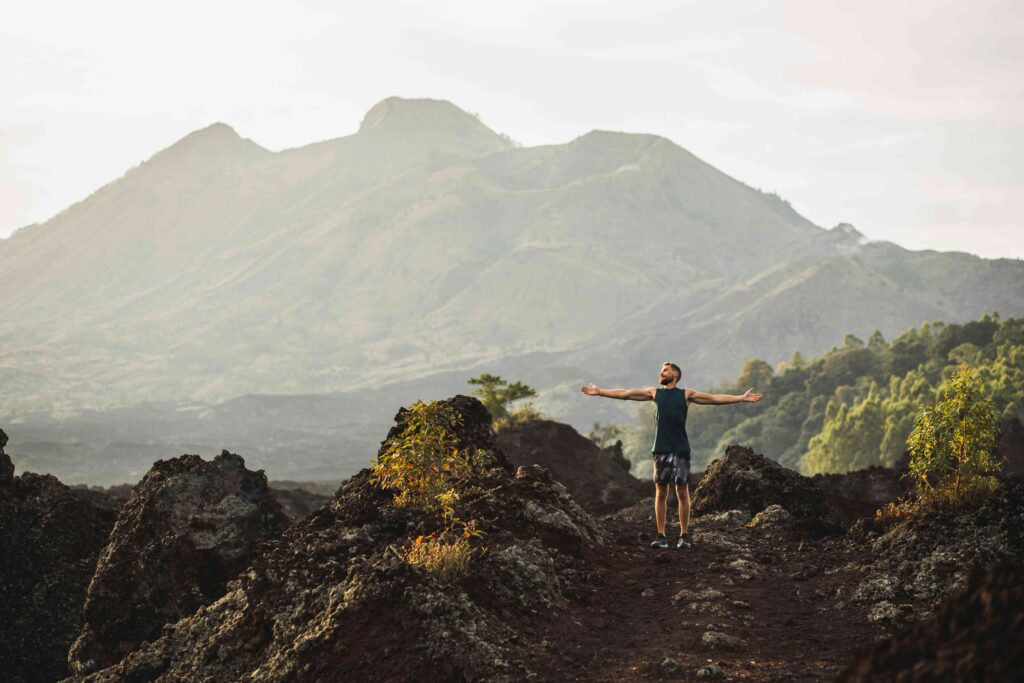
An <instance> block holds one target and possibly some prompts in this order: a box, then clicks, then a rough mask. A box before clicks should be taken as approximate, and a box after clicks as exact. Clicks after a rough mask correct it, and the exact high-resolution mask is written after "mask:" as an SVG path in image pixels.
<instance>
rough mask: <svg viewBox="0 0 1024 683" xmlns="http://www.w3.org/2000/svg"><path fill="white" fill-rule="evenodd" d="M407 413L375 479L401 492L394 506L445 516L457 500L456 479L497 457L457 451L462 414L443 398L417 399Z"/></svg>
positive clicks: (479, 451) (378, 463)
mask: <svg viewBox="0 0 1024 683" xmlns="http://www.w3.org/2000/svg"><path fill="white" fill-rule="evenodd" d="M403 418H404V420H405V429H404V430H403V431H402V433H401V434H399V435H397V436H394V437H392V438H391V439H390V440H389V441H388V442H387V444H386V450H385V451H384V452H383V453H382V454H381V455H380V457H379V458H377V461H376V462H375V463H374V465H373V473H374V477H375V480H376V481H377V482H378V483H380V485H381V486H382V487H383V488H386V489H391V490H393V491H396V492H397V495H396V496H395V505H396V506H398V507H406V506H408V507H414V508H417V509H420V510H423V511H425V512H433V513H436V514H438V515H439V516H447V515H449V514H450V512H451V510H452V509H453V506H454V503H455V501H456V500H457V499H458V494H456V492H455V491H454V489H453V488H452V482H453V481H454V480H455V479H457V478H458V477H462V476H465V475H468V474H470V473H472V472H473V471H474V470H475V469H477V467H479V466H486V465H489V464H491V462H492V461H493V458H492V457H491V455H490V454H489V453H487V452H486V451H484V450H482V449H476V450H475V451H474V452H461V451H460V450H459V448H458V439H457V437H456V435H455V429H456V428H457V427H458V426H459V423H460V421H461V417H460V416H459V415H458V414H457V413H456V412H455V411H453V410H452V409H451V408H449V407H448V406H446V405H445V404H443V403H441V402H439V401H431V402H430V403H424V402H423V401H417V402H416V403H414V404H413V405H412V406H410V407H409V408H408V409H407V410H406V412H405V413H404V415H403Z"/></svg>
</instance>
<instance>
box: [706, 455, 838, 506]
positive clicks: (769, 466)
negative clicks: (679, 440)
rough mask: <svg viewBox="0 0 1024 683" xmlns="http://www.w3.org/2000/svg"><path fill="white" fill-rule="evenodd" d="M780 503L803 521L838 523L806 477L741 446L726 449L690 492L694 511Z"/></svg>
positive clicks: (816, 488) (821, 495)
mask: <svg viewBox="0 0 1024 683" xmlns="http://www.w3.org/2000/svg"><path fill="white" fill-rule="evenodd" d="M772 504H777V505H781V506H782V507H784V508H785V509H786V510H787V511H789V512H790V513H792V514H793V515H794V516H795V517H797V518H798V519H800V520H803V521H804V522H821V523H823V524H825V525H832V524H835V523H837V521H838V518H837V516H836V514H835V512H834V511H833V510H832V509H831V508H830V507H829V506H828V504H827V503H826V502H825V496H824V495H823V494H822V492H821V490H820V489H819V488H818V487H817V486H815V484H814V483H813V482H812V481H811V479H809V478H808V477H805V476H803V475H801V474H799V473H797V472H794V471H793V470H791V469H788V468H786V467H783V466H782V465H779V464H778V463H777V462H775V461H773V460H769V459H768V458H766V457H764V456H763V455H760V454H757V453H754V451H752V450H750V449H749V448H745V447H743V446H737V445H732V446H729V447H728V448H726V449H725V457H723V458H720V459H718V460H715V461H714V462H712V463H711V465H710V466H708V468H707V470H706V471H705V472H704V478H703V479H702V480H701V482H700V485H699V486H698V487H697V490H696V491H695V492H694V494H693V514H694V515H705V514H708V513H712V512H727V511H729V510H744V511H746V512H749V513H750V514H756V513H758V512H760V511H761V510H764V509H765V508H766V507H768V506H769V505H772Z"/></svg>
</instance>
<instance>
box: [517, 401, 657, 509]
mask: <svg viewBox="0 0 1024 683" xmlns="http://www.w3.org/2000/svg"><path fill="white" fill-rule="evenodd" d="M498 446H499V447H500V448H501V450H502V451H504V452H505V454H506V455H507V456H508V458H509V460H511V461H512V463H513V464H514V465H534V464H536V465H540V466H542V467H546V468H547V469H548V470H550V472H551V476H552V477H554V478H555V479H556V480H557V481H559V482H561V483H562V484H563V485H564V486H565V487H566V489H568V490H569V493H570V494H572V497H573V499H574V500H575V501H576V502H577V503H579V504H580V506H582V507H583V509H585V510H586V511H587V512H589V513H591V514H594V515H603V514H607V513H610V512H615V511H616V510H621V509H622V508H624V507H628V506H630V505H633V504H635V503H636V502H637V501H638V500H639V499H641V498H642V497H644V496H646V495H650V492H651V485H650V484H645V483H644V482H641V481H640V480H639V479H637V478H636V477H634V476H633V475H631V474H630V473H629V461H628V460H626V459H625V458H624V457H623V455H622V444H621V443H618V444H616V445H615V446H612V447H610V448H598V447H597V445H595V444H594V442H593V441H591V440H590V439H588V438H586V437H584V436H582V435H581V434H580V433H579V432H577V431H576V430H575V429H573V428H572V427H570V426H569V425H565V424H561V423H558V422H553V421H551V420H531V421H529V422H523V423H520V424H514V425H511V426H509V427H506V428H504V429H502V430H501V431H500V432H498Z"/></svg>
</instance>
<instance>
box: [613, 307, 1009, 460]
mask: <svg viewBox="0 0 1024 683" xmlns="http://www.w3.org/2000/svg"><path fill="white" fill-rule="evenodd" d="M965 365H968V366H970V367H971V368H972V371H971V372H972V373H975V374H976V376H977V378H978V380H979V381H980V382H983V383H984V385H985V387H986V389H987V391H988V395H989V396H990V398H991V401H992V405H993V410H994V411H995V413H994V414H995V416H996V417H997V418H998V419H1006V418H1011V417H1016V418H1018V419H1022V418H1024V399H1022V396H1024V319H1020V318H1008V319H1006V320H1000V319H999V316H998V314H996V313H993V314H990V315H985V316H982V317H981V318H979V319H978V320H975V321H973V322H969V323H967V324H964V325H957V324H949V325H947V324H944V323H941V322H934V323H925V324H923V325H921V326H920V327H918V328H911V329H908V330H906V331H905V332H903V333H902V334H901V335H899V336H898V337H897V338H896V339H894V340H892V341H891V342H887V341H886V340H885V339H884V338H883V336H882V334H881V333H879V332H875V333H874V334H872V335H871V336H870V337H869V339H868V341H867V343H865V342H864V341H863V340H861V339H859V338H858V337H856V336H854V335H852V334H848V335H846V337H845V339H844V340H843V344H842V346H838V347H834V348H833V349H832V350H831V351H828V352H827V353H825V354H824V355H822V356H821V357H818V358H813V359H811V360H804V358H803V357H802V355H801V354H800V353H799V352H797V353H795V354H793V357H792V359H791V360H790V361H789V362H784V363H780V364H779V365H778V367H777V368H774V369H773V368H772V367H771V366H770V365H768V364H767V363H765V362H763V361H761V360H758V359H753V360H749V361H747V363H746V364H745V365H744V366H743V369H742V371H741V372H740V374H739V377H738V378H737V380H736V381H735V382H728V383H722V384H721V385H720V386H717V387H714V389H713V390H714V391H715V392H719V393H740V392H742V391H744V390H745V389H747V388H749V387H755V388H756V389H757V390H759V391H762V392H763V393H764V395H765V396H764V399H763V400H762V401H760V402H759V403H755V404H750V405H748V406H744V407H743V409H742V410H723V409H720V408H719V409H715V408H713V407H711V408H709V407H707V406H699V405H694V406H691V408H690V417H689V421H688V423H687V431H688V433H689V436H690V443H691V445H692V446H693V451H694V465H695V467H696V468H697V469H702V468H703V467H704V466H705V465H706V464H707V462H708V461H709V460H710V459H713V458H714V457H716V455H717V454H720V453H721V452H722V451H723V450H724V448H725V446H726V445H728V444H730V443H741V444H744V445H749V446H751V447H752V448H754V449H755V450H757V451H759V452H763V453H766V454H768V455H770V456H771V457H774V458H775V459H777V460H778V461H779V462H780V463H782V464H784V465H787V466H789V467H792V468H794V469H799V470H801V471H803V472H805V473H808V474H817V473H825V472H847V471H851V470H856V469H862V468H865V467H870V466H872V465H884V466H893V465H895V464H896V463H897V462H898V461H899V460H900V459H901V458H902V456H903V453H904V451H905V450H906V449H907V438H908V437H909V436H910V435H911V432H912V431H913V430H914V428H915V421H916V420H917V419H918V415H919V413H920V411H921V410H922V408H925V407H926V406H931V405H932V404H935V403H936V401H938V400H939V398H940V397H942V396H945V395H947V394H949V395H953V394H955V393H956V391H959V390H960V389H961V388H962V387H960V385H961V384H963V382H964V380H963V379H962V378H960V379H958V377H960V376H958V375H957V371H958V370H959V368H961V367H962V366H965ZM653 430H654V419H653V410H652V408H651V407H650V406H648V405H646V404H645V405H644V406H642V407H641V408H640V410H639V412H638V415H637V422H636V425H635V426H634V427H632V428H629V429H627V430H626V434H625V437H624V442H625V450H626V453H627V456H628V457H630V459H631V460H633V461H634V462H646V461H647V460H648V459H649V452H650V444H651V443H652V442H653V440H654V432H653Z"/></svg>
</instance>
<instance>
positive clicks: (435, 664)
mask: <svg viewBox="0 0 1024 683" xmlns="http://www.w3.org/2000/svg"><path fill="white" fill-rule="evenodd" d="M448 403H449V405H451V406H452V407H454V408H455V409H456V411H457V412H458V413H459V414H460V415H462V416H463V425H462V428H461V429H460V436H461V438H462V446H461V447H460V449H459V452H460V453H464V454H466V456H467V457H472V454H473V453H474V452H476V451H478V449H480V448H486V449H487V450H489V451H491V449H492V448H494V436H493V434H492V433H491V432H490V427H489V425H490V416H489V415H488V414H487V413H486V411H484V410H483V406H482V405H480V404H479V402H478V401H476V399H468V400H463V397H457V398H456V399H452V400H451V401H449V402H448ZM399 417H401V413H400V414H399ZM400 433H401V432H394V431H393V432H392V434H393V435H395V434H400ZM491 452H492V454H493V455H495V457H497V458H498V460H499V462H500V461H503V460H504V459H505V458H504V456H503V455H501V454H500V452H498V451H497V450H493V451H491ZM371 474H372V473H371V471H370V470H363V471H362V472H360V473H359V474H357V475H355V476H353V477H352V478H351V479H349V480H347V481H346V482H344V483H343V484H342V485H341V487H340V488H339V489H338V491H337V492H336V493H335V495H334V497H333V498H332V499H331V501H330V502H329V503H327V504H326V505H325V506H324V507H322V508H321V509H319V510H317V511H316V512H314V513H313V514H312V515H311V516H310V517H308V518H306V519H304V520H302V521H300V522H298V523H296V524H294V525H293V526H291V527H290V528H289V529H288V530H287V531H285V532H284V534H283V535H282V536H281V537H280V538H278V539H276V540H275V541H273V542H271V543H270V544H268V546H267V547H266V548H265V549H264V550H263V551H262V552H261V554H260V555H259V556H258V557H257V558H256V559H255V560H254V561H253V563H252V565H251V567H250V569H249V570H248V571H246V572H245V573H243V574H242V575H241V576H240V577H239V579H238V580H237V581H234V582H232V583H231V584H230V586H229V592H228V593H227V594H226V595H224V597H222V598H221V599H220V600H218V601H217V602H215V603H213V604H211V605H209V606H207V607H204V608H200V609H199V610H198V611H197V612H196V614H195V615H193V616H190V617H187V618H185V619H182V620H181V621H179V622H178V623H176V624H174V625H173V626H168V627H166V628H165V629H164V630H163V634H162V635H161V636H160V637H159V638H157V639H155V640H154V641H153V642H151V643H148V644H144V645H143V646H141V647H140V648H139V649H138V650H136V651H135V652H133V653H131V654H130V655H129V656H128V657H126V658H125V659H124V660H122V661H121V662H120V663H119V664H117V665H115V666H113V667H111V668H109V669H107V670H104V671H101V672H98V673H96V674H94V675H91V676H89V677H87V678H86V680H90V681H122V680H132V681H149V680H153V679H155V678H157V677H162V679H164V680H214V681H240V680H259V681H266V682H273V681H408V680H437V681H457V680H464V681H479V680H487V681H499V682H500V681H521V680H527V679H528V677H529V675H530V673H531V672H530V670H529V667H530V662H531V661H533V659H534V658H535V657H534V653H535V652H536V650H537V648H538V647H539V642H538V640H539V639H540V638H541V637H542V636H541V633H542V631H543V627H544V624H545V623H546V622H545V620H549V621H548V622H547V623H554V622H555V621H556V620H557V618H558V617H559V615H560V614H561V610H562V609H564V607H565V605H566V601H567V600H568V599H579V594H576V593H574V591H577V590H579V591H584V590H588V589H586V587H585V584H586V581H585V580H584V579H583V574H582V571H583V570H584V568H585V566H586V565H585V558H589V557H592V555H591V554H592V553H593V552H594V547H595V546H596V545H598V544H600V543H602V541H601V537H600V531H599V529H598V526H597V524H596V522H595V521H594V519H593V518H592V517H590V516H589V515H588V514H587V513H586V512H585V511H584V510H583V509H582V508H580V507H579V506H578V505H577V504H576V503H575V502H574V501H573V499H572V497H571V496H569V494H568V493H567V492H566V490H565V488H564V487H562V486H561V485H560V484H558V483H557V482H555V481H553V480H552V479H551V477H550V474H549V473H548V472H547V471H546V470H543V469H541V468H536V467H523V468H520V469H519V470H518V471H517V472H516V474H515V475H513V474H511V473H510V472H509V471H507V470H506V469H504V468H502V467H493V468H490V469H486V470H485V469H482V468H480V469H478V471H477V472H476V473H475V474H473V475H471V476H469V477H467V478H464V479H460V480H458V481H457V482H456V484H455V488H456V491H457V492H458V494H459V500H458V501H457V503H456V509H455V514H456V516H457V517H458V518H460V519H463V520H470V519H472V520H476V522H477V524H478V525H479V529H480V530H481V531H483V532H484V536H482V537H480V538H474V539H472V546H473V547H474V548H475V549H474V551H473V553H472V554H471V555H470V558H469V566H468V570H467V571H466V572H465V574H462V575H460V576H456V577H455V578H452V579H450V580H448V581H445V580H442V578H441V577H440V576H439V575H437V574H435V573H432V572H430V571H427V570H426V569H424V568H423V567H421V566H417V565H412V564H409V563H407V562H406V561H405V559H403V558H404V554H403V551H402V549H403V548H406V547H408V544H410V543H412V542H414V540H415V539H416V538H417V537H420V536H427V537H429V534H431V533H432V532H435V531H439V530H440V529H441V528H442V525H443V522H442V521H441V520H439V519H437V518H436V517H434V516H431V515H430V514H428V513H425V512H417V511H416V510H413V509H411V508H408V507H402V508H399V507H396V506H395V505H394V504H393V499H394V496H393V494H392V493H391V492H389V491H385V490H382V489H381V488H380V487H379V486H378V485H376V484H375V483H373V480H372V476H371Z"/></svg>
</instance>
